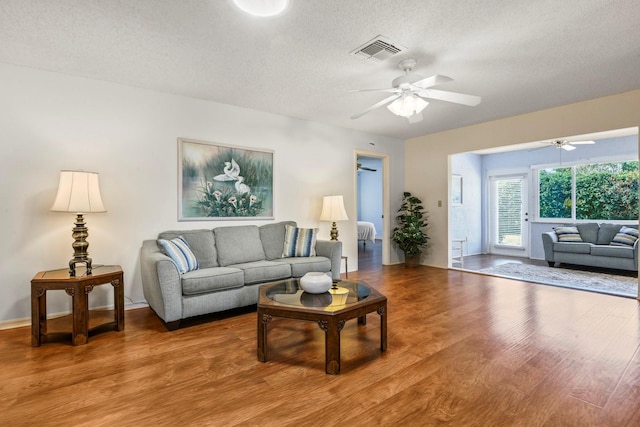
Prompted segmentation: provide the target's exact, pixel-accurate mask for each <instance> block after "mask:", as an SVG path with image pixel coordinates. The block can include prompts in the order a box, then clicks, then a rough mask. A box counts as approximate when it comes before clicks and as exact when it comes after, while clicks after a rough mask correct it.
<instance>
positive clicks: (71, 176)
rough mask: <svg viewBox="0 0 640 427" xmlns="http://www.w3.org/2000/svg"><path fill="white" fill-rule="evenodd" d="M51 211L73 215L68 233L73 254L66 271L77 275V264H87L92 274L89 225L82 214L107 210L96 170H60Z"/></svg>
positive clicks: (88, 272) (71, 274)
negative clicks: (73, 223) (72, 240)
mask: <svg viewBox="0 0 640 427" xmlns="http://www.w3.org/2000/svg"><path fill="white" fill-rule="evenodd" d="M50 210H52V211H54V212H73V213H75V214H76V215H77V216H76V222H75V227H74V228H73V230H72V231H73V233H72V234H71V236H72V237H73V238H74V242H73V244H72V245H71V246H72V247H73V258H71V260H70V261H69V275H70V276H72V277H73V276H75V275H76V264H86V266H87V275H90V274H91V258H89V256H88V255H89V254H88V252H87V249H88V248H89V242H87V237H88V236H89V229H88V228H87V227H86V225H85V222H84V218H83V214H85V213H89V212H91V213H93V212H106V209H105V208H104V204H102V197H101V196H100V184H99V181H98V174H97V173H95V172H84V171H60V182H59V184H58V193H57V194H56V199H55V201H54V202H53V206H51V209H50Z"/></svg>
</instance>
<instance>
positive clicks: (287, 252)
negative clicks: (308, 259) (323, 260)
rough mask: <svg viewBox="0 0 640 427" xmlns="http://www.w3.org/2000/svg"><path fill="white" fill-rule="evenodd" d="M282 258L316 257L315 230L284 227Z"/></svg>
mask: <svg viewBox="0 0 640 427" xmlns="http://www.w3.org/2000/svg"><path fill="white" fill-rule="evenodd" d="M285 230H286V231H285V235H284V250H283V251H282V258H289V257H303V256H316V239H317V236H318V229H317V228H297V227H293V226H291V225H287V226H285Z"/></svg>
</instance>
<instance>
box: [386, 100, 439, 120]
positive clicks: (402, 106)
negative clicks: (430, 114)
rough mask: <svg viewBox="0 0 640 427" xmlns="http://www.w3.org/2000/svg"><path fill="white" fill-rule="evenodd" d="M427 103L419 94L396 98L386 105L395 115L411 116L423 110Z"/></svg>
mask: <svg viewBox="0 0 640 427" xmlns="http://www.w3.org/2000/svg"><path fill="white" fill-rule="evenodd" d="M427 105H429V103H428V102H427V101H425V100H424V99H422V98H420V97H419V96H415V95H407V96H403V97H401V98H398V99H396V100H395V101H393V102H392V103H391V104H389V105H388V106H387V108H388V109H389V111H391V112H392V113H393V114H395V115H396V116H402V117H411V116H413V115H414V114H418V113H420V112H422V110H424V109H425V108H426V107H427Z"/></svg>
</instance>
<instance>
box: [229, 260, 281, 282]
mask: <svg viewBox="0 0 640 427" xmlns="http://www.w3.org/2000/svg"><path fill="white" fill-rule="evenodd" d="M231 267H233V268H239V269H240V270H242V271H243V273H244V284H245V285H252V284H255V283H264V282H270V281H273V280H282V279H288V278H289V277H291V267H290V266H289V264H287V263H285V262H276V261H266V260H263V261H254V262H245V263H241V264H233V265H232V266H231Z"/></svg>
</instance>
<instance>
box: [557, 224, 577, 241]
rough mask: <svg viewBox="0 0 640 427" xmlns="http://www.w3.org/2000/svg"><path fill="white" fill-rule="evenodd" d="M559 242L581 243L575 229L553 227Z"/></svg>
mask: <svg viewBox="0 0 640 427" xmlns="http://www.w3.org/2000/svg"><path fill="white" fill-rule="evenodd" d="M553 230H554V231H555V232H556V235H557V236H558V241H559V242H582V237H580V233H579V232H578V228H577V227H555V228H554V229H553Z"/></svg>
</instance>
